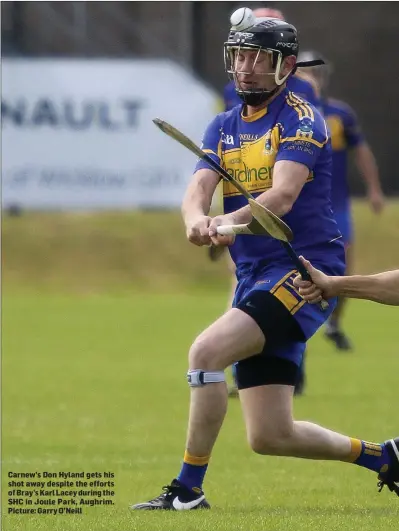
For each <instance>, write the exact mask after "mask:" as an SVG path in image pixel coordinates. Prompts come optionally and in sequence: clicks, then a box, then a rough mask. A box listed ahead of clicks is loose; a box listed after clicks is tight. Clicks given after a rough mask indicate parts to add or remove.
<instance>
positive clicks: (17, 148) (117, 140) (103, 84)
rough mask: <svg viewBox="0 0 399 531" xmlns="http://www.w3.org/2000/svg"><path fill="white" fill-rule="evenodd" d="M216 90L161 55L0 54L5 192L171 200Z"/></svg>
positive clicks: (94, 205)
mask: <svg viewBox="0 0 399 531" xmlns="http://www.w3.org/2000/svg"><path fill="white" fill-rule="evenodd" d="M216 104H217V95H216V93H215V92H213V91H212V90H210V89H209V88H208V87H206V86H205V85H203V84H202V83H201V82H200V81H198V80H197V79H195V78H194V77H193V76H191V75H190V74H189V73H187V72H185V71H184V70H183V69H182V68H181V67H179V66H178V65H176V64H175V63H173V62H170V61H165V60H148V61H147V60H70V59H67V60H63V59H57V60H53V59H44V60H18V59H17V60H15V59H6V60H3V62H2V102H1V113H2V201H3V206H4V207H7V206H11V205H17V206H20V207H22V208H29V209H74V208H82V209H102V208H108V209H121V208H122V209H123V208H137V207H144V208H148V207H150V208H152V207H153V208H174V207H177V206H179V205H180V202H181V199H182V197H183V194H184V191H185V188H186V186H187V183H188V181H189V179H190V177H191V175H192V171H193V168H194V166H195V163H196V158H195V156H194V155H193V154H192V153H190V152H189V151H187V150H186V149H185V148H184V147H182V146H181V145H180V144H178V143H176V142H175V141H174V140H172V139H171V138H169V137H167V136H166V135H165V134H163V133H162V132H161V131H159V129H158V128H157V127H156V126H155V125H154V124H153V122H152V119H153V118H156V117H158V118H162V119H164V120H166V121H168V122H170V123H171V124H172V125H175V126H176V127H177V128H178V129H180V130H181V131H182V132H184V133H185V134H187V136H189V137H190V138H192V139H193V140H194V141H195V142H196V143H198V144H200V142H201V138H202V135H203V133H204V131H205V128H206V127H207V125H208V123H209V122H210V121H211V120H212V118H213V117H214V116H215V114H216Z"/></svg>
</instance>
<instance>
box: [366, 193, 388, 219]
mask: <svg viewBox="0 0 399 531" xmlns="http://www.w3.org/2000/svg"><path fill="white" fill-rule="evenodd" d="M368 200H369V203H370V207H371V210H372V211H373V212H374V214H380V213H381V212H382V211H383V209H384V206H385V197H384V194H383V193H382V192H381V191H380V190H370V191H369V193H368Z"/></svg>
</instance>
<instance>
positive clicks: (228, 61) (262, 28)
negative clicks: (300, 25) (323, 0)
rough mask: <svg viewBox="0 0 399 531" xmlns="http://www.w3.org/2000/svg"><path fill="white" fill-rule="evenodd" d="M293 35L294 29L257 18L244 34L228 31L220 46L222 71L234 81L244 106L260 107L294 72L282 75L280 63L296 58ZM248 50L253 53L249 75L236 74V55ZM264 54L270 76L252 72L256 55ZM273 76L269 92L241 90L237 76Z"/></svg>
mask: <svg viewBox="0 0 399 531" xmlns="http://www.w3.org/2000/svg"><path fill="white" fill-rule="evenodd" d="M298 47H299V45H298V39H297V32H296V29H295V27H294V26H292V25H291V24H288V23H286V22H284V21H282V20H279V19H272V18H258V19H256V22H255V24H254V25H253V26H251V27H249V28H246V29H245V31H236V30H235V29H234V28H232V29H231V31H230V34H229V37H228V40H227V41H226V42H225V43H224V61H225V69H226V72H227V74H228V76H229V78H230V79H232V80H233V81H234V84H235V87H236V92H237V94H238V96H239V97H240V98H241V99H242V100H243V101H244V102H245V103H247V104H248V105H253V106H256V105H260V104H262V103H264V102H266V101H268V100H269V99H270V98H271V97H272V96H273V95H274V94H276V92H277V91H278V90H279V89H280V87H281V86H282V85H283V84H284V83H285V82H286V81H287V79H288V77H289V76H290V75H291V74H292V73H293V72H294V71H295V69H296V68H295V67H294V68H293V69H292V70H291V71H290V72H288V73H287V74H285V75H283V74H282V70H283V68H282V67H283V62H284V59H285V58H286V57H289V56H292V55H293V56H295V57H296V56H297V54H298ZM243 50H250V51H252V52H254V60H253V62H252V68H251V71H242V70H238V67H237V63H238V57H239V54H240V52H242V51H243ZM263 53H267V54H268V56H269V57H270V62H271V65H272V68H273V72H264V73H259V72H256V73H255V72H254V70H255V66H256V64H257V62H258V60H259V58H260V55H261V54H263ZM241 74H247V75H259V76H266V75H268V76H273V81H274V85H275V86H274V87H273V88H272V89H266V88H258V87H254V88H253V89H248V88H246V89H245V88H244V87H243V86H242V84H241V83H240V80H239V77H238V76H239V75H241Z"/></svg>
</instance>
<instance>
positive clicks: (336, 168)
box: [321, 99, 364, 212]
mask: <svg viewBox="0 0 399 531" xmlns="http://www.w3.org/2000/svg"><path fill="white" fill-rule="evenodd" d="M321 110H322V112H323V114H324V117H325V120H326V122H327V125H328V128H329V130H330V134H331V146H332V151H333V171H332V187H331V200H332V205H333V210H334V211H336V212H340V211H342V210H346V209H347V208H349V188H348V180H347V177H348V152H349V150H350V149H351V148H354V147H355V146H358V145H359V144H361V143H362V142H364V137H363V134H362V132H361V130H360V127H359V124H358V122H357V118H356V115H355V113H354V111H353V109H351V107H350V106H349V105H347V104H346V103H344V102H342V101H339V100H333V99H327V100H322V101H321Z"/></svg>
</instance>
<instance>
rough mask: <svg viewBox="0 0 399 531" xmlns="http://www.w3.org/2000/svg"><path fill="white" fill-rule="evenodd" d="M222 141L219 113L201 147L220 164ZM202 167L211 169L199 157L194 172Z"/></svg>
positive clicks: (206, 132) (209, 126)
mask: <svg viewBox="0 0 399 531" xmlns="http://www.w3.org/2000/svg"><path fill="white" fill-rule="evenodd" d="M221 143H222V139H221V115H220V114H218V115H217V116H216V118H214V119H213V121H212V122H211V123H210V124H209V125H208V127H207V129H206V131H205V134H204V136H203V139H202V144H201V149H202V150H203V151H205V153H207V154H208V155H209V156H210V157H211V158H212V159H213V160H214V161H215V162H217V163H218V164H220V163H221V159H220V157H221ZM202 168H207V169H209V168H210V166H209V164H208V163H207V162H205V161H204V160H202V159H199V160H198V162H197V164H196V166H195V170H194V173H195V172H196V171H198V170H201V169H202Z"/></svg>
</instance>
